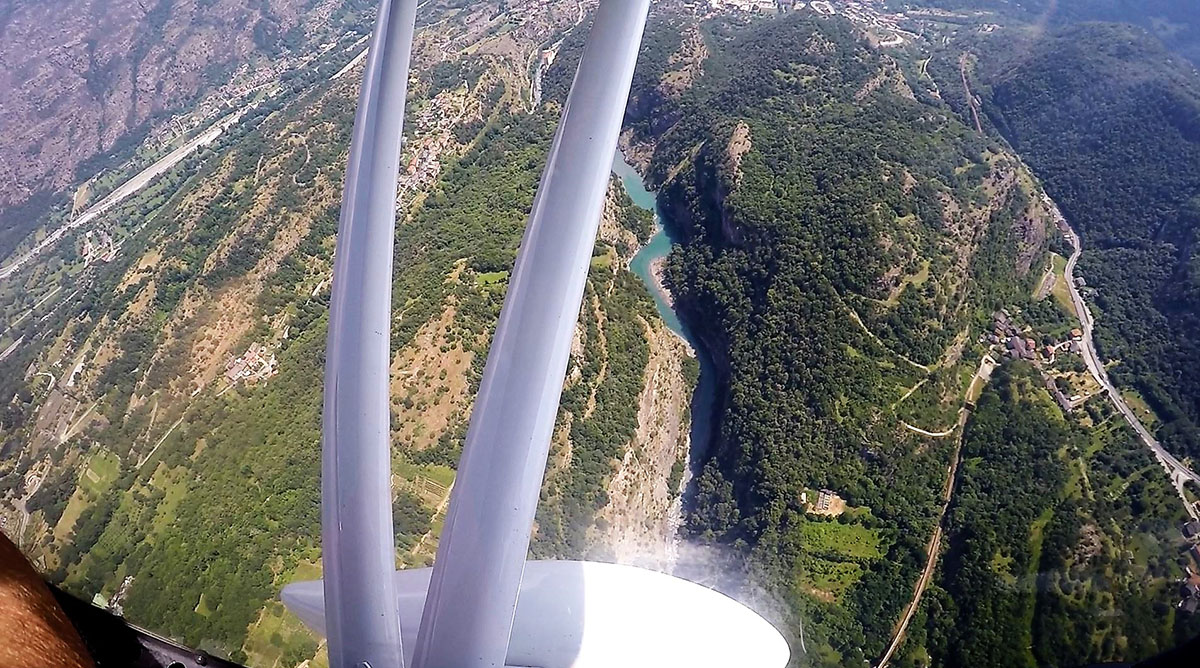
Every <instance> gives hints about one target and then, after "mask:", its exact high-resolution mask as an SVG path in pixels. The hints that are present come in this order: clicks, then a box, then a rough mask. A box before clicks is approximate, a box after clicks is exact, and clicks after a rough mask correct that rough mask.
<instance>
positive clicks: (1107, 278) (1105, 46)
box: [976, 25, 1200, 455]
mask: <svg viewBox="0 0 1200 668" xmlns="http://www.w3.org/2000/svg"><path fill="white" fill-rule="evenodd" d="M1009 39H1010V37H997V38H995V39H993V40H984V41H983V42H982V43H981V44H980V46H979V47H978V51H979V53H980V64H979V68H978V71H977V72H976V76H977V77H978V79H979V80H980V82H981V83H982V84H983V85H984V86H985V88H984V89H983V93H984V95H983V97H984V106H983V108H984V111H985V112H986V113H987V114H988V116H989V117H990V118H991V120H992V121H993V123H994V124H995V126H996V127H997V129H998V130H999V131H1000V132H1001V133H1002V134H1003V135H1004V136H1005V137H1006V138H1007V139H1008V140H1009V141H1010V142H1011V144H1012V145H1013V147H1014V148H1015V149H1016V150H1017V151H1019V152H1020V153H1021V155H1022V156H1023V157H1025V158H1026V159H1027V160H1028V161H1029V163H1030V164H1031V165H1032V166H1033V168H1034V169H1035V171H1036V172H1037V174H1038V176H1039V177H1040V178H1041V179H1042V180H1043V181H1044V182H1045V184H1046V189H1047V191H1048V192H1049V193H1050V195H1051V196H1053V197H1054V198H1055V200H1056V201H1057V202H1058V203H1059V205H1060V207H1061V208H1062V210H1063V213H1064V214H1065V215H1066V217H1067V219H1068V220H1069V221H1070V222H1071V224H1072V225H1074V226H1075V227H1076V229H1077V230H1079V232H1080V233H1081V235H1082V236H1083V241H1084V245H1085V252H1084V254H1083V258H1082V261H1081V263H1080V269H1081V273H1082V275H1083V276H1084V277H1085V278H1086V280H1087V282H1088V284H1089V285H1090V286H1091V287H1093V288H1095V290H1096V295H1095V299H1094V303H1095V304H1096V305H1097V306H1098V307H1099V309H1098V313H1097V327H1098V330H1097V337H1098V344H1099V346H1100V350H1101V353H1102V355H1103V357H1104V358H1105V359H1109V360H1115V361H1118V362H1119V364H1118V365H1117V366H1116V367H1114V368H1113V369H1112V375H1113V376H1114V378H1115V379H1116V380H1117V381H1118V382H1119V383H1121V384H1124V385H1128V386H1132V387H1135V388H1137V389H1138V390H1140V391H1141V393H1142V394H1143V395H1144V396H1145V397H1146V398H1147V400H1148V401H1150V403H1151V405H1152V407H1153V408H1154V410H1155V411H1156V412H1157V414H1158V416H1159V417H1160V418H1161V419H1162V420H1163V423H1164V424H1163V426H1162V428H1161V430H1160V432H1159V436H1160V437H1161V438H1162V439H1163V440H1164V441H1165V442H1166V443H1167V445H1168V447H1169V448H1171V449H1172V450H1173V451H1174V452H1175V453H1176V454H1181V455H1184V454H1187V455H1200V435H1198V432H1197V427H1196V424H1197V422H1198V421H1200V375H1198V374H1196V373H1194V371H1193V369H1194V366H1195V360H1196V359H1197V358H1198V357H1200V251H1198V249H1197V242H1198V240H1200V239H1198V235H1200V73H1198V72H1197V71H1196V70H1195V68H1192V67H1190V66H1186V65H1181V64H1179V63H1178V62H1177V61H1174V60H1173V59H1172V58H1171V57H1170V56H1169V54H1167V52H1165V51H1164V50H1163V48H1162V47H1161V46H1159V45H1158V44H1157V43H1156V42H1154V41H1153V40H1152V39H1150V38H1148V37H1146V36H1145V35H1144V34H1142V33H1141V32H1140V31H1137V30H1135V29H1131V28H1127V27H1121V26H1112V25H1089V26H1082V27H1078V28H1071V29H1067V30H1064V31H1062V32H1059V33H1055V34H1052V35H1047V36H1046V37H1044V38H1041V39H1036V40H1033V41H1032V42H1030V43H1028V44H1027V45H1026V47H1025V48H1022V49H1017V50H1014V49H1012V48H1011V44H1006V43H1005V42H1006V41H1008V40H1009ZM1018 53H1019V54H1020V55H1016V54H1018Z"/></svg>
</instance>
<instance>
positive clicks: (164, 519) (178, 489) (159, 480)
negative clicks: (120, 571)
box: [146, 462, 187, 541]
mask: <svg viewBox="0 0 1200 668" xmlns="http://www.w3.org/2000/svg"><path fill="white" fill-rule="evenodd" d="M150 484H151V485H154V486H155V487H157V488H159V489H161V490H163V492H164V493H165V496H164V497H163V500H162V501H161V502H160V503H159V504H158V508H157V510H156V513H155V515H154V522H153V524H151V525H150V532H149V534H147V536H146V539H147V540H150V541H153V540H154V535H155V534H157V533H159V532H161V531H162V530H164V529H166V528H167V526H168V525H170V524H171V521H172V520H173V519H174V518H175V509H176V508H177V507H179V502H180V501H182V500H183V497H184V495H185V494H186V493H187V471H186V470H185V469H183V468H175V469H167V468H166V465H165V464H163V463H161V462H160V463H159V465H158V468H157V469H155V471H154V475H153V476H151V477H150Z"/></svg>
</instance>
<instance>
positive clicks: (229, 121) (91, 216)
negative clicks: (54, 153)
mask: <svg viewBox="0 0 1200 668" xmlns="http://www.w3.org/2000/svg"><path fill="white" fill-rule="evenodd" d="M251 108H252V106H246V107H243V108H241V109H239V110H238V111H236V112H234V113H232V114H230V115H229V116H226V117H225V118H223V119H221V120H220V121H218V122H217V123H215V124H214V125H213V126H212V127H210V128H208V129H207V130H205V131H204V132H202V133H200V135H199V136H197V137H196V138H194V139H192V140H191V141H189V142H188V143H186V144H184V145H183V146H180V147H179V148H177V149H175V150H174V151H171V152H170V153H168V154H167V155H166V156H164V157H162V158H160V159H159V160H158V162H155V163H154V164H152V165H150V166H149V167H147V168H146V169H144V170H142V171H141V172H138V173H137V174H136V175H135V176H134V177H133V178H131V179H129V180H128V181H126V182H125V183H123V184H121V185H120V186H119V187H118V188H117V189H116V190H114V191H112V192H111V193H109V194H108V195H107V196H106V197H104V198H103V199H101V200H100V201H99V202H96V203H95V204H93V205H92V206H90V207H88V208H87V210H85V211H84V212H83V213H81V214H80V215H79V217H77V218H75V219H74V220H71V221H68V222H67V223H66V224H65V225H63V226H61V227H59V228H58V229H56V230H54V231H53V232H51V233H50V234H48V235H47V236H46V238H45V239H42V240H41V241H39V242H38V243H37V244H36V245H35V246H34V247H33V248H31V249H30V250H29V251H28V252H26V253H25V254H24V255H21V256H20V257H18V258H17V259H15V260H13V261H12V262H11V263H10V264H8V265H7V266H5V267H3V268H0V280H3V279H6V278H8V277H10V276H12V275H13V274H15V273H16V272H18V271H20V270H21V268H22V267H24V266H25V265H26V264H28V263H29V262H30V261H31V260H33V259H35V258H37V257H38V256H39V255H41V254H42V253H43V252H44V251H45V250H46V249H48V248H50V247H51V246H53V245H54V244H56V243H58V242H59V241H61V240H62V238H63V237H65V236H66V235H67V233H68V232H71V231H72V230H75V229H78V228H80V227H82V226H84V225H87V224H88V223H90V222H92V221H93V220H95V219H96V218H98V217H99V216H100V215H101V214H103V213H104V212H106V211H108V210H109V209H111V208H113V207H114V206H116V205H117V204H120V203H121V202H123V201H125V200H126V199H128V198H129V196H130V195H133V194H134V193H136V192H138V191H139V190H141V189H142V188H145V187H146V186H147V185H148V184H149V183H150V182H151V181H153V180H154V179H155V178H157V177H159V176H161V175H162V174H164V173H166V172H167V171H168V170H170V169H171V168H172V167H174V166H175V165H177V164H179V163H180V162H182V161H183V160H184V158H187V157H188V156H189V155H191V154H192V153H195V152H196V150H197V149H199V148H201V147H203V146H206V145H208V144H211V143H212V142H213V140H215V139H216V138H217V137H219V136H220V135H221V133H222V132H224V131H225V130H227V129H228V128H229V126H231V125H233V124H234V123H237V122H238V120H240V119H241V117H242V115H243V114H245V113H246V111H248V110H249V109H251Z"/></svg>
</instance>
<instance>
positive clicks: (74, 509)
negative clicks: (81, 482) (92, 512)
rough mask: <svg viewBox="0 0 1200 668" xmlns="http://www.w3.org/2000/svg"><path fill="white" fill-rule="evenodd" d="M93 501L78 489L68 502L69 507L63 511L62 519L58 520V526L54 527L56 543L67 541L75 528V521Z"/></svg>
mask: <svg viewBox="0 0 1200 668" xmlns="http://www.w3.org/2000/svg"><path fill="white" fill-rule="evenodd" d="M90 503H91V501H89V500H88V496H87V495H86V494H84V492H83V490H81V489H76V490H75V492H74V493H73V494H71V498H70V499H68V500H67V507H66V508H65V509H63V514H62V517H60V518H58V524H57V525H56V526H55V527H54V539H55V540H56V541H59V542H61V541H65V540H66V539H67V536H69V535H70V533H71V529H74V528H75V521H76V520H78V519H79V516H80V515H81V514H82V513H83V511H84V509H85V508H87V507H88V504H90Z"/></svg>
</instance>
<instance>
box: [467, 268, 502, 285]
mask: <svg viewBox="0 0 1200 668" xmlns="http://www.w3.org/2000/svg"><path fill="white" fill-rule="evenodd" d="M507 280H508V272H507V271H492V272H488V273H486V274H476V275H475V282H476V283H478V284H479V285H492V284H494V283H503V282H505V281H507Z"/></svg>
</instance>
